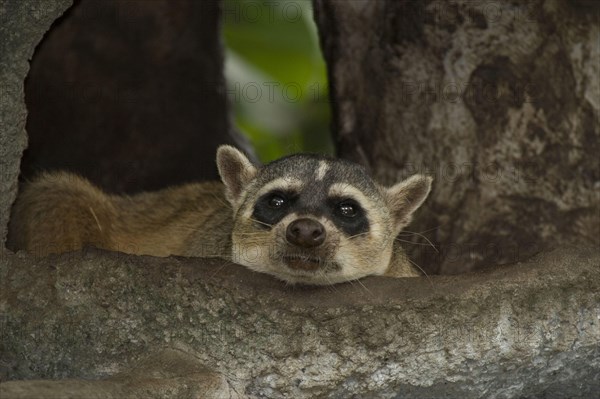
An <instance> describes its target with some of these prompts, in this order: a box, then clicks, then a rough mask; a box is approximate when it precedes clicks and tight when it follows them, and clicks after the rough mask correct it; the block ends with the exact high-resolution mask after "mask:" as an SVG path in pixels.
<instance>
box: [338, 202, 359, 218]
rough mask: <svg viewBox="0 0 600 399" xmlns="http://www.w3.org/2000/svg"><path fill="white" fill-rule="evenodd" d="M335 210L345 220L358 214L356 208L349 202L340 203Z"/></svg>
mask: <svg viewBox="0 0 600 399" xmlns="http://www.w3.org/2000/svg"><path fill="white" fill-rule="evenodd" d="M337 210H338V212H339V214H340V215H342V216H345V217H347V218H353V217H354V216H356V215H357V214H358V207H357V206H356V205H354V204H352V203H350V202H340V203H339V204H338V209H337Z"/></svg>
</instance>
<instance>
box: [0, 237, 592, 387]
mask: <svg viewBox="0 0 600 399" xmlns="http://www.w3.org/2000/svg"><path fill="white" fill-rule="evenodd" d="M5 260H6V262H4V263H2V264H1V265H0V275H1V276H3V277H2V287H1V288H2V290H1V293H0V303H1V304H2V308H0V309H2V314H1V315H0V322H1V326H2V329H1V331H2V337H1V338H2V347H1V349H0V359H2V363H0V366H1V369H0V370H1V371H2V374H1V376H0V379H1V380H5V379H10V380H14V379H34V378H37V379H39V378H45V379H62V378H71V379H73V378H75V379H99V378H106V377H108V376H111V375H113V374H118V373H125V374H127V373H128V369H129V366H128V365H129V364H137V363H138V362H139V359H144V358H146V357H147V356H148V354H149V353H158V352H161V351H163V350H169V349H173V350H179V351H183V352H185V353H187V354H189V355H190V356H191V358H193V359H196V362H198V363H199V364H201V365H204V366H205V367H207V368H208V369H209V370H212V371H213V372H216V373H219V374H221V375H223V376H225V378H226V380H227V382H228V383H225V384H221V386H223V387H224V388H227V387H229V386H230V387H231V388H232V389H233V391H235V392H238V393H239V394H240V395H242V397H248V398H270V399H277V398H298V399H301V398H351V397H357V398H392V397H406V398H418V397H435V398H438V397H445V398H461V399H464V398H481V397H490V398H510V397H531V398H534V397H535V398H543V397H546V398H558V397H563V398H564V397H568V398H582V399H583V398H586V399H587V398H590V397H593V396H594V395H595V394H594V392H598V389H600V378H598V377H599V376H600V347H599V346H598V342H600V323H599V319H598V315H600V252H599V251H587V250H581V249H566V248H565V249H561V250H556V251H553V252H551V253H548V254H545V255H543V256H540V257H537V258H536V259H534V260H533V261H531V262H529V263H527V264H521V265H517V266H512V267H504V268H496V269H494V270H493V271H488V272H486V273H478V274H475V273H473V274H470V275H465V276H460V277H455V276H433V277H431V278H430V279H426V278H423V279H392V278H385V277H370V278H366V279H363V280H362V282H361V283H354V284H349V283H348V284H339V285H336V286H333V287H291V286H286V285H285V284H283V283H281V282H279V281H276V280H275V279H273V278H272V277H270V276H268V275H265V274H259V273H254V272H252V271H250V270H248V269H246V268H244V267H241V266H237V265H232V264H228V263H226V262H224V261H217V260H213V261H211V260H206V259H185V258H180V259H176V258H153V257H147V256H141V257H139V256H137V257H136V256H129V255H125V254H120V253H110V252H103V251H98V250H90V251H85V252H83V253H81V252H75V253H68V254H63V255H61V256H57V257H50V258H46V259H35V258H32V257H31V256H29V257H18V256H15V255H7V256H6V259H5ZM176 364H180V363H179V362H176ZM179 368H181V367H179ZM161 373H165V374H169V373H170V374H171V375H172V374H173V373H177V372H176V371H175V370H173V369H171V368H169V367H166V369H164V370H162V371H161ZM129 374H131V373H129ZM188 374H192V373H191V372H189V373H188ZM150 376H152V377H157V376H156V375H155V374H154V373H152V374H151V375H149V377H150ZM182 377H183V376H182ZM187 378H188V379H189V380H190V382H191V383H193V384H194V380H195V379H194V377H193V375H189V376H188V377H187ZM107 381H115V378H111V379H108V380H107ZM164 383H166V384H168V383H169V381H164ZM196 383H197V382H196ZM81 384H82V383H81V382H77V381H74V382H73V385H74V387H73V389H81ZM63 387H64V385H63ZM67 387H68V385H67ZM9 388H10V386H9ZM33 388H35V384H34V387H33ZM112 388H113V389H118V388H119V387H112ZM5 389H6V388H5ZM66 391H67V392H68V388H67V389H66ZM41 392H43V391H41ZM63 392H64V391H63ZM75 392H78V391H75ZM111 392H113V391H112V390H111ZM117 392H120V391H117ZM33 396H35V395H33ZM0 397H2V398H3V399H12V398H11V397H9V396H5V391H2V385H0ZM16 397H18V396H16ZM59 397H66V396H59ZM110 397H111V396H108V395H107V396H106V398H110ZM223 397H228V396H223Z"/></svg>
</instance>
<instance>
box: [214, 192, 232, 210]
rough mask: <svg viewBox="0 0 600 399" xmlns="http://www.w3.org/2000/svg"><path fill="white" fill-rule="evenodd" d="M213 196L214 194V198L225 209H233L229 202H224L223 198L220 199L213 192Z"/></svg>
mask: <svg viewBox="0 0 600 399" xmlns="http://www.w3.org/2000/svg"><path fill="white" fill-rule="evenodd" d="M211 194H212V196H213V198H215V199H216V200H217V201H219V203H221V204H222V205H223V206H224V207H225V208H227V209H233V208H232V207H231V204H229V202H227V201H223V198H221V197H219V196H218V195H217V194H216V193H214V192H213V193H211Z"/></svg>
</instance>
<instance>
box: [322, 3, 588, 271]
mask: <svg viewBox="0 0 600 399" xmlns="http://www.w3.org/2000/svg"><path fill="white" fill-rule="evenodd" d="M315 11H316V15H317V18H316V19H317V23H318V26H319V28H320V34H321V42H322V45H323V53H324V55H325V58H326V59H327V61H328V68H329V76H330V79H331V86H332V90H331V97H332V104H333V106H334V110H333V111H334V128H335V132H334V133H335V135H336V144H337V146H338V150H339V151H338V152H339V154H340V155H341V156H343V157H347V158H350V159H353V160H355V161H359V162H361V163H363V164H365V165H367V166H368V167H370V168H371V169H372V171H373V173H374V175H375V177H376V178H378V179H380V180H381V181H382V182H383V183H387V184H389V183H391V182H394V181H397V180H398V179H400V178H401V177H405V176H407V175H409V174H411V173H415V172H422V173H430V174H432V175H433V176H434V178H435V181H434V183H433V191H432V194H431V196H430V198H429V199H428V201H427V202H426V203H425V207H424V208H423V209H422V210H420V211H419V212H418V213H417V215H416V220H415V223H414V224H413V225H411V226H409V228H408V230H411V231H416V232H422V231H427V233H426V235H427V236H428V237H429V238H430V239H431V240H432V241H433V242H434V244H436V245H437V246H438V248H439V249H440V252H435V251H434V250H433V249H431V247H428V246H424V245H417V246H415V245H412V246H410V245H409V246H408V247H407V248H408V249H409V250H410V252H411V253H412V255H413V258H414V259H415V260H416V261H417V263H419V264H421V265H422V266H423V267H425V268H427V270H429V271H436V269H437V270H438V271H440V272H442V273H459V272H463V271H466V270H469V269H473V268H478V267H486V266H490V265H492V264H495V263H510V262H514V261H516V260H519V259H526V258H527V257H528V256H531V255H532V254H534V253H536V252H538V251H539V250H541V249H549V248H553V247H555V246H557V245H560V244H565V243H567V242H571V243H574V242H584V243H588V244H593V245H600V238H599V237H600V205H599V204H600V203H599V201H598V190H599V189H600V158H599V157H598V154H599V153H600V123H599V120H598V113H599V112H600V63H599V62H598V60H599V57H600V24H599V23H598V21H599V20H600V2H594V1H587V2H586V1H567V0H564V1H563V0H533V1H525V2H515V1H510V0H498V1H485V0H481V1H472V0H466V1H462V0H433V1H397V0H380V1H372V2H369V1H346V0H316V1H315ZM411 238H415V239H417V240H418V241H419V242H420V243H421V244H424V243H426V241H425V240H422V239H421V238H420V237H411V235H410V234H407V235H406V236H404V237H403V239H405V240H407V239H411Z"/></svg>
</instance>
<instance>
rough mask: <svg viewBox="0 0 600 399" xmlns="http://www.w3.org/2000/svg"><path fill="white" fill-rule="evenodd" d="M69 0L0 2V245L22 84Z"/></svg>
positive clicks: (14, 171) (18, 148)
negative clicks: (41, 43)
mask: <svg viewBox="0 0 600 399" xmlns="http://www.w3.org/2000/svg"><path fill="white" fill-rule="evenodd" d="M71 4H73V1H72V0H35V1H20V0H2V1H0V38H1V39H0V88H1V89H0V244H1V246H2V247H4V243H5V242H6V234H7V228H6V227H7V225H8V218H9V215H10V206H11V205H12V203H13V201H14V199H15V197H16V195H17V177H18V176H19V165H20V161H21V154H22V153H23V150H24V149H25V147H26V145H27V135H26V133H25V120H26V118H27V110H26V108H25V98H24V82H25V77H26V76H27V72H28V71H29V62H28V61H29V60H30V59H31V57H32V56H33V50H34V49H35V47H36V46H37V44H38V43H39V42H40V40H42V37H43V36H44V33H46V31H47V30H48V29H49V28H50V25H51V24H52V23H53V22H54V20H55V19H56V18H58V17H59V16H60V15H62V13H63V12H65V11H66V10H67V8H69V6H70V5H71Z"/></svg>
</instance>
